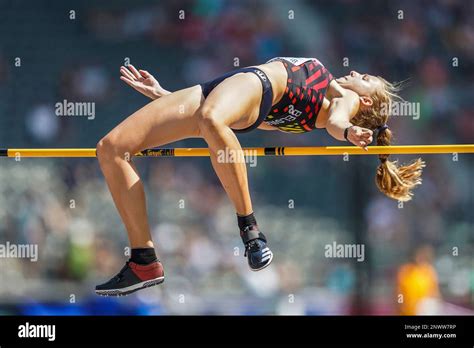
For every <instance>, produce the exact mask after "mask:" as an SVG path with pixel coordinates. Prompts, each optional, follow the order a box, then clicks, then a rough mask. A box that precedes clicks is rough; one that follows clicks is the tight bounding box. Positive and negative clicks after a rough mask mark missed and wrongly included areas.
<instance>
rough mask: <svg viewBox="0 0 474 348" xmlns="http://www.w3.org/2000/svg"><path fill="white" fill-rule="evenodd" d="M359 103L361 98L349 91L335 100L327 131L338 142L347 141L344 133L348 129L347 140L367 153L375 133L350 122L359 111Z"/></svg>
mask: <svg viewBox="0 0 474 348" xmlns="http://www.w3.org/2000/svg"><path fill="white" fill-rule="evenodd" d="M359 103H360V101H359V96H358V95H357V94H356V93H354V92H352V91H347V92H346V93H344V95H343V96H342V97H339V98H333V99H332V100H331V106H330V108H329V117H328V121H327V124H326V130H327V132H328V133H329V134H331V135H332V136H333V137H334V138H336V139H337V140H341V141H345V140H346V139H345V138H344V132H345V130H346V128H348V131H347V140H349V141H350V142H351V143H352V144H354V145H356V146H359V147H362V148H363V149H365V150H366V151H367V145H369V144H370V143H371V142H372V140H373V138H372V135H373V132H372V131H371V130H370V129H367V128H362V127H358V126H354V125H353V124H352V123H351V122H350V119H351V117H352V116H354V115H355V114H356V113H357V111H358V110H359Z"/></svg>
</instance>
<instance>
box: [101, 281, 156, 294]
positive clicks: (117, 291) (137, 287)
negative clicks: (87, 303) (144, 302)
mask: <svg viewBox="0 0 474 348" xmlns="http://www.w3.org/2000/svg"><path fill="white" fill-rule="evenodd" d="M164 281H165V277H159V278H155V279H151V280H146V281H144V282H141V283H137V284H135V285H131V286H128V287H126V288H122V289H107V290H96V291H95V293H96V294H97V295H99V296H127V295H130V294H131V293H134V292H135V291H138V290H142V289H146V288H149V287H151V286H155V285H159V284H161V283H163V282H164Z"/></svg>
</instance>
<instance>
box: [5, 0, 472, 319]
mask: <svg viewBox="0 0 474 348" xmlns="http://www.w3.org/2000/svg"><path fill="white" fill-rule="evenodd" d="M180 11H184V12H180ZM400 11H401V12H400ZM180 13H181V14H183V13H184V16H185V17H184V19H180ZM473 16H474V2H472V1H462V0H459V1H455V0H440V1H408V0H407V1H358V0H332V1H310V0H307V1H305V0H298V1H294V0H293V1H282V0H279V1H275V0H271V1H270V0H253V1H248V0H239V1H229V0H187V1H181V0H175V1H156V2H150V1H142V0H138V1H133V2H130V1H122V0H118V1H113V2H106V1H67V2H60V1H56V2H53V1H45V0H40V1H25V0H19V1H5V0H0V115H1V116H0V139H1V142H0V147H17V148H18V147H95V144H96V143H97V141H98V140H99V139H100V138H101V137H102V136H103V135H105V134H106V133H107V132H108V131H109V130H110V129H112V128H113V127H114V126H115V125H117V124H118V123H119V122H120V121H122V120H123V119H124V118H126V117H127V116H128V115H130V114H131V113H133V112H134V111H135V110H137V109H138V108H140V107H141V106H143V105H144V104H145V103H147V102H148V100H147V99H146V98H145V97H143V96H141V95H139V94H138V93H136V92H135V91H133V90H132V89H130V88H129V87H128V86H126V85H125V84H124V83H122V82H121V81H120V80H119V67H120V66H121V65H123V64H124V63H125V62H127V61H130V63H132V64H134V65H135V66H137V67H140V68H142V69H146V70H148V71H150V72H151V73H152V74H154V75H155V77H156V78H157V79H158V80H159V81H160V83H161V84H162V85H163V86H164V87H165V88H167V89H171V90H176V89H181V88H184V87H188V86H191V85H194V84H196V83H199V82H203V81H206V80H209V79H211V78H213V77H216V76H217V75H219V74H220V73H223V72H225V71H229V70H232V69H235V68H236V66H235V65H234V63H235V62H236V61H238V62H239V64H240V66H241V67H243V66H248V65H256V64H261V63H263V62H265V61H266V60H268V59H270V58H272V57H275V56H293V57H317V58H318V59H319V60H321V61H322V62H323V64H324V65H325V66H326V67H327V68H328V69H329V70H330V71H331V72H332V73H333V74H334V75H335V76H340V75H345V74H347V73H348V72H349V71H350V70H357V71H360V72H367V73H370V74H375V75H381V76H383V77H385V78H386V79H388V80H390V81H400V80H406V79H409V83H408V84H407V87H406V88H405V90H404V91H403V93H402V96H403V97H404V98H405V99H406V100H407V101H411V102H418V103H420V105H421V116H420V118H419V119H414V118H413V117H392V118H391V119H390V121H389V125H390V128H391V129H392V130H393V131H394V132H395V136H396V142H397V144H444V143H459V144H462V143H474V141H473V140H474V139H473V138H474V137H473V134H474V104H473V98H472V90H473V89H472V87H473V86H472V81H473V79H474V69H473V56H474V28H473V25H472V18H473ZM344 62H346V63H347V62H348V64H344ZM64 99H66V100H68V101H78V102H94V103H95V107H96V117H95V118H94V119H93V120H88V119H87V118H85V117H57V116H56V115H55V104H56V103H58V102H62V101H63V100H64ZM239 139H240V141H241V143H242V145H243V146H330V145H343V144H342V143H341V142H338V141H336V140H335V139H333V138H332V137H330V136H329V134H327V132H326V131H324V130H316V131H314V132H312V133H308V134H304V135H291V134H284V133H280V132H263V131H254V132H252V133H250V134H245V135H242V136H239ZM170 146H177V147H184V146H185V147H192V146H205V143H204V141H202V140H199V139H194V140H186V141H181V142H178V143H174V144H171V145H170ZM414 157H415V156H398V158H399V160H400V161H401V162H407V161H409V160H411V159H413V158H414ZM423 159H424V160H425V161H426V162H427V167H426V168H425V171H424V175H423V185H422V186H420V187H419V188H417V189H416V191H415V197H414V199H413V201H411V202H407V203H405V204H404V205H403V206H401V205H399V204H398V202H396V201H394V200H391V199H389V198H386V197H385V196H383V195H382V194H381V193H379V192H378V191H377V189H376V187H375V183H374V175H375V169H376V166H377V165H378V160H377V159H376V158H373V157H368V156H361V157H357V156H352V157H350V159H349V161H344V160H343V159H342V157H339V156H334V157H294V158H259V159H258V165H257V166H256V167H255V168H249V178H250V184H251V191H252V197H253V201H254V208H255V212H256V216H257V219H258V222H259V225H260V227H261V228H262V230H263V231H264V233H265V234H266V235H267V236H268V237H269V238H270V245H271V247H272V249H274V253H275V259H274V263H273V264H272V266H271V267H269V268H268V269H266V270H265V271H262V272H258V273H253V272H250V271H249V270H248V268H247V265H246V260H245V259H244V257H243V250H242V248H241V242H240V237H239V235H238V230H237V227H236V218H235V212H234V211H233V208H232V206H231V204H230V202H229V200H228V199H227V197H226V196H225V193H224V191H223V190H222V188H221V187H220V185H219V182H218V180H217V177H216V175H215V174H214V172H213V171H212V167H211V165H210V163H209V160H208V159H206V158H202V159H199V158H194V159H192V158H171V159H166V158H163V159H137V160H136V163H137V164H138V166H139V169H140V172H141V174H142V178H143V180H144V182H145V185H146V190H147V198H148V209H149V213H150V223H151V226H152V228H153V236H154V239H155V242H156V244H157V247H158V249H157V250H158V253H159V257H160V258H161V260H162V261H163V262H164V265H165V271H166V274H167V280H166V282H165V283H164V284H163V285H162V286H160V287H156V288H151V289H147V290H145V291H142V292H140V293H137V294H134V295H132V296H128V297H126V298H119V299H104V298H99V297H96V295H95V294H94V293H93V289H94V285H95V284H96V283H99V282H102V281H104V280H105V279H107V278H108V277H110V276H111V275H112V274H115V273H116V272H117V271H118V270H119V269H120V267H121V265H122V263H123V262H124V261H125V260H126V259H127V256H126V255H125V252H126V247H127V246H128V244H127V238H126V233H125V230H124V227H123V226H122V224H121V221H120V219H119V216H118V214H117V212H116V211H115V208H114V205H113V202H112V199H111V197H110V194H109V192H108V190H107V188H106V184H105V182H104V179H103V177H102V175H101V173H100V170H99V167H98V164H97V161H96V160H95V159H54V160H52V159H22V160H21V161H15V160H14V159H2V160H1V164H0V182H1V185H0V244H5V243H6V242H9V243H16V244H37V245H38V248H39V259H38V261H37V262H31V261H30V260H28V259H20V258H0V314H6V315H7V314H65V315H81V314H97V315H102V314H112V315H115V314H158V315H159V314H248V315H253V314H318V315H319V314H322V315H325V314H440V313H444V314H467V315H472V314H473V313H474V258H473V254H474V234H473V214H472V211H473V185H472V172H473V162H474V161H473V156H471V155H463V154H460V155H459V157H458V158H454V157H453V156H452V155H451V154H448V155H426V156H423ZM282 183H284V184H282ZM333 242H337V243H358V244H363V245H365V254H366V255H365V260H364V262H357V261H355V260H353V259H347V258H346V259H331V258H327V257H325V254H324V250H325V249H324V248H325V245H327V244H332V243H333ZM400 295H401V296H400Z"/></svg>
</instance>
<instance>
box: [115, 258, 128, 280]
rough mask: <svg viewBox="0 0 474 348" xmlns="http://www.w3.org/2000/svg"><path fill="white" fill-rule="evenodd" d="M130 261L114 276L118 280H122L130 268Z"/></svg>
mask: <svg viewBox="0 0 474 348" xmlns="http://www.w3.org/2000/svg"><path fill="white" fill-rule="evenodd" d="M129 263H130V261H127V262H125V266H123V267H122V269H121V270H120V272H118V273H117V275H116V276H115V277H114V278H115V279H116V280H121V279H122V278H123V274H124V273H125V271H126V270H127V269H128V268H129V266H128V264H129Z"/></svg>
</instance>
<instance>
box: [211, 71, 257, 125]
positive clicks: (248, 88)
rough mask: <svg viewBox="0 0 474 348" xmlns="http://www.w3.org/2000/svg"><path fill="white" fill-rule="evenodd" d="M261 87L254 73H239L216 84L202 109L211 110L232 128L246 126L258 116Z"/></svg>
mask: <svg viewBox="0 0 474 348" xmlns="http://www.w3.org/2000/svg"><path fill="white" fill-rule="evenodd" d="M262 89H263V88H262V83H261V82H260V79H259V78H258V77H257V76H255V74H252V73H239V74H236V75H234V76H231V77H229V78H227V79H225V80H224V81H222V82H221V83H220V84H219V85H217V86H216V87H215V88H214V89H213V90H212V92H211V93H210V94H209V95H208V96H207V98H206V101H205V102H204V104H203V108H202V109H203V110H206V109H210V110H212V111H213V113H214V114H216V115H217V117H218V118H219V121H221V120H222V122H224V123H225V124H226V125H228V126H230V127H232V128H234V129H241V128H246V127H248V126H250V125H252V124H253V123H254V122H255V121H256V120H257V118H258V114H259V110H260V102H261V100H262Z"/></svg>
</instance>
